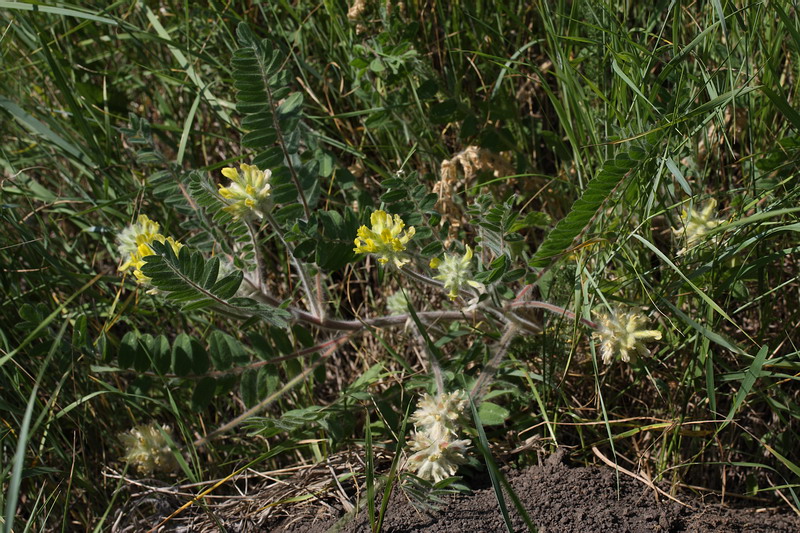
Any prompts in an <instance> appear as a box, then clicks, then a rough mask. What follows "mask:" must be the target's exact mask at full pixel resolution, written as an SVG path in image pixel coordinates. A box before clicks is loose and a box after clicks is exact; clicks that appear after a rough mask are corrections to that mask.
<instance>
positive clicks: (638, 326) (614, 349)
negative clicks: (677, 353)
mask: <svg viewBox="0 0 800 533" xmlns="http://www.w3.org/2000/svg"><path fill="white" fill-rule="evenodd" d="M646 323H647V320H646V319H645V318H644V317H643V316H641V315H639V314H637V313H628V312H623V311H620V310H614V312H612V313H611V314H600V315H598V317H597V331H595V332H594V333H593V334H592V337H593V338H595V339H598V340H599V341H600V353H601V354H602V356H603V362H604V363H605V364H610V363H611V360H612V359H613V358H614V354H617V353H618V354H619V356H620V359H622V360H623V361H624V362H626V363H627V362H630V361H631V360H636V357H637V355H641V356H645V355H648V354H649V353H650V351H649V350H648V349H647V347H646V346H645V345H644V342H643V341H644V340H647V339H653V340H659V339H661V332H660V331H658V330H653V329H642V327H643V326H644V325H645V324H646Z"/></svg>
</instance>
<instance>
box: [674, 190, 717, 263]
mask: <svg viewBox="0 0 800 533" xmlns="http://www.w3.org/2000/svg"><path fill="white" fill-rule="evenodd" d="M716 207H717V201H716V200H714V199H713V198H712V199H710V200H709V201H708V202H706V204H705V205H704V206H703V209H702V210H701V211H695V210H694V209H689V210H688V211H686V210H684V211H683V213H682V214H681V220H682V221H683V227H681V228H674V229H673V230H672V231H673V233H675V234H676V235H685V236H686V246H684V247H683V248H681V249H680V250H679V251H678V254H679V255H681V254H685V253H686V252H688V251H689V250H690V249H691V248H693V247H694V246H695V245H696V244H698V243H699V242H700V241H702V240H703V238H704V237H705V235H706V233H708V232H709V231H711V230H712V229H714V228H716V227H717V226H719V225H720V224H722V222H723V221H722V220H719V219H716V218H714V217H712V216H711V215H712V214H714V209H715V208H716Z"/></svg>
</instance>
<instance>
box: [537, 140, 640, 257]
mask: <svg viewBox="0 0 800 533" xmlns="http://www.w3.org/2000/svg"><path fill="white" fill-rule="evenodd" d="M644 155H645V154H644V152H642V151H641V150H635V151H634V150H632V151H631V152H628V153H621V154H619V155H618V156H617V157H615V158H614V159H609V160H608V161H606V162H605V163H604V164H603V168H601V169H600V172H599V173H598V174H597V176H595V177H594V179H592V180H591V181H590V182H589V183H588V185H587V186H586V190H585V191H583V195H582V196H581V197H580V198H578V199H577V200H576V201H575V203H574V204H572V209H570V212H569V213H568V214H567V216H565V217H564V218H563V219H561V221H559V223H558V224H556V227H555V228H553V229H552V230H551V231H550V233H549V234H548V235H547V237H545V239H544V242H542V244H541V246H539V249H538V250H537V251H536V253H535V254H534V256H533V257H532V258H531V260H530V261H528V265H530V266H532V267H545V266H547V265H548V264H550V262H551V261H552V260H553V259H554V258H555V257H557V256H558V255H561V254H562V253H564V251H565V250H566V249H567V248H569V247H570V246H571V245H572V242H573V241H574V240H575V238H576V237H577V236H578V235H580V233H581V232H582V231H583V230H584V229H585V228H586V226H587V225H588V224H589V223H590V222H591V221H592V218H593V217H594V216H595V214H596V213H597V210H598V209H600V206H602V205H603V202H605V201H606V199H607V198H608V197H609V196H610V195H611V193H612V192H613V191H614V189H615V188H616V187H617V185H619V184H620V182H622V180H623V179H624V178H626V177H627V176H628V175H630V174H631V172H632V171H633V170H634V169H635V168H636V167H637V166H638V165H639V163H640V161H641V159H642V158H643V157H644Z"/></svg>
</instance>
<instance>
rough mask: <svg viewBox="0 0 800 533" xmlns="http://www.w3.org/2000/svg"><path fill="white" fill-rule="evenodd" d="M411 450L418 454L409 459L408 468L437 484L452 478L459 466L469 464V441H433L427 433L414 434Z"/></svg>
mask: <svg viewBox="0 0 800 533" xmlns="http://www.w3.org/2000/svg"><path fill="white" fill-rule="evenodd" d="M410 444H411V450H412V451H414V452H416V453H414V454H413V455H412V456H411V457H409V458H408V463H407V464H406V467H407V468H412V469H415V470H416V471H417V475H418V476H419V477H421V478H422V479H428V480H433V481H434V482H435V483H438V482H439V481H441V480H443V479H446V478H448V477H451V476H452V475H454V474H455V473H456V470H458V466H459V465H463V464H465V463H466V462H467V457H466V455H467V448H468V447H469V440H454V441H450V440H447V439H443V440H433V439H431V438H430V437H429V436H428V435H426V434H425V433H419V432H418V433H414V435H413V437H412V439H411V443H410Z"/></svg>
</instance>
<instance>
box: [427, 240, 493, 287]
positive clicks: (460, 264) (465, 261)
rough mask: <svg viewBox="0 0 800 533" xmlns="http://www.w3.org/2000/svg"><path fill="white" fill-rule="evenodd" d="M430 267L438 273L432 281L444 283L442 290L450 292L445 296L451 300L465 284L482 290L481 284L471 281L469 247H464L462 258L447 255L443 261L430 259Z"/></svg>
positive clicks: (470, 249)
mask: <svg viewBox="0 0 800 533" xmlns="http://www.w3.org/2000/svg"><path fill="white" fill-rule="evenodd" d="M430 267H431V268H435V269H437V270H438V271H439V274H438V275H436V276H433V279H438V280H439V281H442V282H444V288H445V289H448V290H449V291H450V292H448V293H447V296H449V297H450V299H451V300H455V299H456V298H457V297H458V291H459V290H461V287H462V286H463V285H465V284H466V285H470V286H471V287H475V288H476V289H483V288H484V285H483V283H480V282H477V281H475V280H474V279H472V248H470V247H469V245H466V252H464V255H463V256H458V255H457V254H447V255H445V257H444V259H443V260H442V259H438V258H436V257H434V258H433V259H431V263H430Z"/></svg>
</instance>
